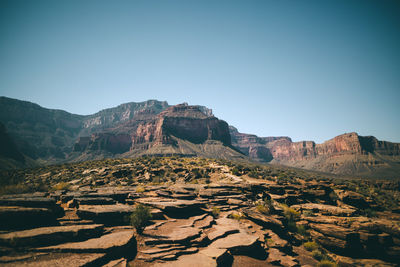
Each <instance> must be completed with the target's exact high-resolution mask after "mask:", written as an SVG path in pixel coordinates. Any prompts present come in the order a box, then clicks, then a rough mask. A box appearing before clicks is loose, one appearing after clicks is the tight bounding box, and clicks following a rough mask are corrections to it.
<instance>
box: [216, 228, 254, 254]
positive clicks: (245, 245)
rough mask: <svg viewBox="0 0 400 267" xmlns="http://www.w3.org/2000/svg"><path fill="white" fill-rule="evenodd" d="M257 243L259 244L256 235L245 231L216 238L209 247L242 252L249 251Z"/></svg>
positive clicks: (237, 252)
mask: <svg viewBox="0 0 400 267" xmlns="http://www.w3.org/2000/svg"><path fill="white" fill-rule="evenodd" d="M257 245H259V240H258V237H255V236H252V235H249V234H246V233H236V234H232V235H228V236H227V237H224V238H220V239H218V240H216V241H215V242H213V243H211V245H210V246H209V247H211V248H219V249H228V250H229V251H230V252H232V254H242V253H247V252H249V251H250V250H251V249H252V248H254V247H256V246H257Z"/></svg>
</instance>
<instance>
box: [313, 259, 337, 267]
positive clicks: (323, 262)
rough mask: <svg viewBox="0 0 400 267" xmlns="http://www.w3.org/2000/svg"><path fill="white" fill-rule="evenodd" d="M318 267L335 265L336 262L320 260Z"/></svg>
mask: <svg viewBox="0 0 400 267" xmlns="http://www.w3.org/2000/svg"><path fill="white" fill-rule="evenodd" d="M317 266H318V267H337V264H336V263H334V262H333V261H330V260H322V261H321V262H319V263H318V265H317Z"/></svg>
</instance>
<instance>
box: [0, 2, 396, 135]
mask: <svg viewBox="0 0 400 267" xmlns="http://www.w3.org/2000/svg"><path fill="white" fill-rule="evenodd" d="M0 95H4V96H7V97H12V98H17V99H22V100H28V101H31V102H35V103H38V104H40V105H42V106H44V107H48V108H57V109H64V110H67V111H69V112H72V113H77V114H91V113H94V112H96V111H98V110H100V109H103V108H108V107H113V106H116V105H118V104H121V103H125V102H131V101H135V102H139V101H144V100H147V99H158V100H167V101H168V102H169V103H170V104H178V103H182V102H188V103H189V104H200V105H205V106H208V107H210V108H212V109H213V110H214V113H215V115H216V116H217V117H219V118H221V119H224V120H226V121H227V122H228V123H229V124H231V125H234V126H236V127H237V128H238V129H239V130H240V131H242V132H247V133H254V134H257V135H260V136H276V135H287V136H290V137H292V138H293V140H295V141H299V140H315V141H317V142H322V141H324V140H327V139H330V138H332V137H334V136H336V135H338V134H342V133H344V132H351V131H356V132H358V133H360V134H361V135H374V136H376V137H378V138H379V139H383V140H389V141H396V142H400V1H398V0H394V1H384V0H383V1H380V0H379V1H378V0H376V1H368V0H360V1H351V0H343V1H339V0H336V1H329V0H327V1H321V0H315V1H306V0H304V1H284V0H282V1H278V0H274V1H273V0H271V1H267V0H265V1H252V0H247V1H246V0H243V1H234V0H228V1H217V0H210V1H207V0H198V1H194V0H182V1H168V0H160V1H151V0H150V1H133V0H132V1H90V0H80V1H40V0H35V1H30V0H27V1H19V0H12V1H4V0H0Z"/></svg>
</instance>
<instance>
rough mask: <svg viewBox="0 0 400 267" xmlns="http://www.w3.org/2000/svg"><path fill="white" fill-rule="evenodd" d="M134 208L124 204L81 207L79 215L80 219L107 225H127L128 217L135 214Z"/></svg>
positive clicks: (78, 211)
mask: <svg viewBox="0 0 400 267" xmlns="http://www.w3.org/2000/svg"><path fill="white" fill-rule="evenodd" d="M133 209H134V207H133V206H129V205H123V204H115V205H80V206H79V209H78V210H77V212H76V213H77V214H78V216H79V217H80V218H82V219H86V220H93V221H94V222H96V223H104V224H106V225H118V224H121V223H125V218H126V216H129V215H130V214H131V213H132V212H133Z"/></svg>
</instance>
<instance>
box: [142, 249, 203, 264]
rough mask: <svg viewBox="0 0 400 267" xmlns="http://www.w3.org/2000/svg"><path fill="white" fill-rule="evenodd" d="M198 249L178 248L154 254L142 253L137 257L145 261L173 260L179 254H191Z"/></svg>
mask: <svg viewBox="0 0 400 267" xmlns="http://www.w3.org/2000/svg"><path fill="white" fill-rule="evenodd" d="M198 251H199V249H198V248H187V249H179V250H171V251H167V252H160V253H154V254H144V255H143V254H142V255H140V256H138V257H137V258H138V259H139V260H144V261H147V262H150V261H155V260H164V261H171V260H175V259H176V258H177V257H179V256H181V255H187V254H193V253H197V252H198Z"/></svg>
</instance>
